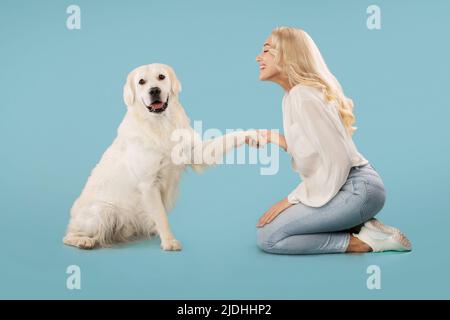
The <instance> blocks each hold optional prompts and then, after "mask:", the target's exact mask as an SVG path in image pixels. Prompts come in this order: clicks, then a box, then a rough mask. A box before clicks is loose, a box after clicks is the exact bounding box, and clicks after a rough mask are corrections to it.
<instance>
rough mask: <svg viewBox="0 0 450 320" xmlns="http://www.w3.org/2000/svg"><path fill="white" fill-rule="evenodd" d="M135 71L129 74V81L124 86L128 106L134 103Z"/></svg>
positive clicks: (125, 100)
mask: <svg viewBox="0 0 450 320" xmlns="http://www.w3.org/2000/svg"><path fill="white" fill-rule="evenodd" d="M133 75H134V72H131V73H130V74H128V77H127V82H126V83H125V85H124V86H123V101H124V102H125V104H126V105H127V106H131V105H132V104H133V103H134V83H133Z"/></svg>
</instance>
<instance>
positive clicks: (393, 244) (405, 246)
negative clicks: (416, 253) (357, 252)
mask: <svg viewBox="0 0 450 320" xmlns="http://www.w3.org/2000/svg"><path fill="white" fill-rule="evenodd" d="M353 236H355V237H357V238H358V239H359V240H361V241H363V242H364V243H366V244H367V245H369V246H370V247H371V248H372V251H374V252H381V251H411V249H412V245H411V242H410V241H409V239H408V238H407V237H406V236H405V235H404V234H403V233H402V232H401V231H400V230H399V229H397V228H394V227H391V226H388V225H385V224H383V223H381V222H380V221H379V220H377V219H371V220H369V221H367V222H366V223H365V224H364V226H363V227H362V228H361V231H360V232H359V233H358V234H353Z"/></svg>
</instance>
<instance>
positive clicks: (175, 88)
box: [166, 65, 181, 97]
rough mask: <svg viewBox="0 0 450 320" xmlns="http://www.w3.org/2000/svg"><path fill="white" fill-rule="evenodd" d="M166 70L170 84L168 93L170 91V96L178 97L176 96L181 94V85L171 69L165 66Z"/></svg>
mask: <svg viewBox="0 0 450 320" xmlns="http://www.w3.org/2000/svg"><path fill="white" fill-rule="evenodd" d="M166 68H167V73H168V74H169V78H170V83H171V89H170V91H171V93H172V95H174V96H176V97H178V94H179V93H180V92H181V83H180V81H179V80H178V78H177V76H176V74H175V72H174V71H173V69H172V68H171V67H169V66H167V65H166Z"/></svg>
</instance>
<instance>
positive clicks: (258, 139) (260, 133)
mask: <svg viewBox="0 0 450 320" xmlns="http://www.w3.org/2000/svg"><path fill="white" fill-rule="evenodd" d="M249 132H251V133H252V134H250V135H247V136H246V137H245V143H246V144H248V145H249V146H251V147H255V148H261V147H263V146H265V145H266V144H268V143H270V134H269V133H270V130H254V131H249Z"/></svg>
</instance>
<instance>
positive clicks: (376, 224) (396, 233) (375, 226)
mask: <svg viewBox="0 0 450 320" xmlns="http://www.w3.org/2000/svg"><path fill="white" fill-rule="evenodd" d="M364 225H365V226H366V227H367V228H369V229H372V230H374V231H381V232H383V233H387V234H391V235H393V239H394V240H395V241H398V242H399V243H400V244H401V245H402V246H403V249H404V250H405V251H411V250H412V244H411V241H409V239H408V238H407V237H406V235H405V234H404V233H403V232H401V231H400V229H397V228H395V227H392V226H388V225H385V224H383V223H382V222H381V221H379V220H377V219H375V218H374V219H371V220H369V221H367V222H366V223H365V224H364Z"/></svg>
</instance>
